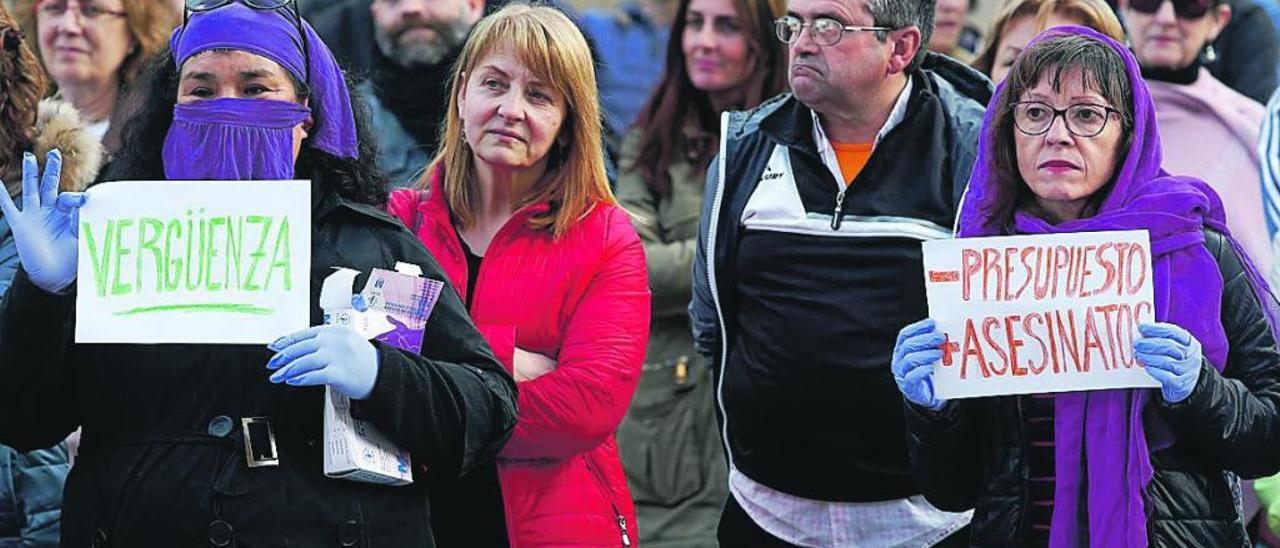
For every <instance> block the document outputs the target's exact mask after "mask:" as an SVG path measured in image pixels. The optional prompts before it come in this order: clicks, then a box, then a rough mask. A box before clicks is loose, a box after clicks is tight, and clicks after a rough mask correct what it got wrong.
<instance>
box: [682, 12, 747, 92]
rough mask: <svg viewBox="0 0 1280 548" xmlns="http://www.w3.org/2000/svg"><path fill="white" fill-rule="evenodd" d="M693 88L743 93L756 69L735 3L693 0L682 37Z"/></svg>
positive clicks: (686, 64) (686, 67)
mask: <svg viewBox="0 0 1280 548" xmlns="http://www.w3.org/2000/svg"><path fill="white" fill-rule="evenodd" d="M680 47H681V48H682V50H683V52H684V62H685V70H686V71H687V72H688V74H689V81H690V82H692V83H693V87H695V88H697V89H699V90H701V91H705V92H708V93H723V92H733V91H736V90H740V88H741V87H742V85H743V84H745V83H746V81H747V79H748V78H750V77H751V73H752V72H754V71H755V68H756V55H755V52H753V51H752V49H751V44H750V42H749V41H748V40H747V35H746V33H745V32H744V30H743V22H742V20H741V19H740V18H739V16H738V10H737V8H736V6H735V4H734V2H733V0H692V1H691V2H689V10H688V13H686V14H685V20H684V31H683V33H682V34H681V37H680Z"/></svg>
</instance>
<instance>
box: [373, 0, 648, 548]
mask: <svg viewBox="0 0 1280 548" xmlns="http://www.w3.org/2000/svg"><path fill="white" fill-rule="evenodd" d="M454 70H455V73H454V76H453V79H452V83H451V88H450V90H451V94H450V104H449V111H448V115H447V118H446V121H445V127H444V135H443V137H442V139H441V140H440V141H441V148H440V151H439V152H438V153H437V155H436V158H435V160H434V161H433V162H432V163H431V165H430V166H429V167H428V169H427V172H426V175H425V177H424V178H423V180H422V181H421V182H420V183H419V185H418V186H419V189H417V190H407V189H406V190H398V191H396V192H395V193H393V194H392V195H391V200H390V205H389V207H390V209H391V211H392V212H393V213H394V214H396V215H397V216H399V217H400V218H401V219H402V220H403V221H404V222H405V224H406V226H409V227H411V228H412V229H413V230H414V232H415V233H416V234H417V235H418V238H419V239H421V240H422V242H423V243H424V244H425V245H426V246H427V248H428V249H430V250H431V252H432V254H434V255H435V257H436V259H437V260H438V261H440V264H441V266H443V267H444V270H445V272H446V273H447V274H448V276H449V278H450V279H449V281H450V282H451V283H453V285H454V287H455V288H457V290H458V292H459V294H461V295H465V296H466V299H467V305H468V308H469V309H470V311H471V316H472V318H473V319H474V320H475V322H476V324H477V326H478V327H480V330H481V332H482V333H484V334H485V337H486V338H487V339H488V340H489V344H490V345H491V346H492V347H493V349H494V351H495V352H496V353H497V355H498V356H499V357H500V358H501V359H502V360H503V362H504V363H505V364H506V365H507V367H508V368H510V369H511V371H512V374H513V375H514V376H515V378H516V380H517V382H518V383H519V384H518V386H519V394H520V395H519V401H518V405H517V408H518V411H519V415H518V419H517V423H516V429H515V434H514V435H512V437H511V441H509V442H508V443H507V445H506V448H505V449H504V450H503V451H502V452H501V454H500V455H499V457H498V461H497V467H496V469H497V481H496V482H494V480H493V477H492V476H490V477H485V476H484V474H483V473H480V474H472V475H471V476H469V477H467V478H464V479H463V480H461V482H460V483H454V482H451V481H448V480H445V479H443V478H430V479H429V482H430V483H431V490H432V492H433V496H439V495H441V494H442V492H447V491H458V492H457V493H450V494H449V496H450V502H449V503H448V504H447V505H443V504H442V505H433V507H432V512H433V517H434V521H435V527H436V528H435V531H436V534H437V542H438V544H439V545H440V546H454V545H457V546H480V545H485V546H489V545H491V543H490V542H497V539H495V537H500V536H501V535H502V532H503V531H504V530H505V536H506V537H507V538H508V539H509V541H510V544H511V546H513V547H520V548H524V547H527V546H564V545H570V544H571V545H574V546H631V545H634V539H635V538H636V526H635V510H634V508H633V505H632V502H631V497H630V495H629V493H628V491H627V485H626V478H625V476H624V475H623V472H622V464H621V460H620V459H619V457H618V449H617V445H616V443H615V441H614V432H615V431H616V430H617V427H618V423H619V422H621V421H622V417H623V414H624V413H625V412H626V409H627V405H628V404H629V403H630V401H631V396H632V393H633V392H634V391H635V388H636V382H637V379H638V378H639V374H640V367H641V362H642V360H643V358H644V351H645V340H646V337H647V334H648V330H649V289H648V280H647V275H646V272H645V262H644V249H643V246H642V244H641V242H640V239H639V237H638V236H637V235H636V232H635V230H634V229H633V228H632V225H631V221H630V219H629V218H628V217H627V215H626V213H625V212H624V211H623V210H622V209H621V208H619V207H618V206H617V205H616V201H615V199H614V197H613V193H612V192H611V191H610V190H609V186H608V182H607V179H606V177H605V170H604V164H603V160H602V159H603V157H604V154H603V151H602V149H601V138H600V131H601V129H600V111H599V106H598V105H599V101H598V98H597V91H596V80H595V75H594V71H593V68H592V62H591V56H590V53H589V50H588V49H587V43H586V41H585V39H584V38H583V37H582V35H581V34H580V33H579V31H578V30H577V28H576V27H575V26H574V25H573V24H572V23H571V22H570V21H569V19H568V18H567V17H565V16H564V15H563V14H561V13H560V12H559V11H557V10H555V9H554V8H549V7H533V6H528V5H511V6H508V7H506V8H504V9H503V10H501V11H499V12H498V13H496V14H494V15H491V16H489V17H486V18H484V19H483V20H481V22H480V23H479V24H478V25H477V26H476V28H475V30H474V31H473V32H472V35H471V38H470V39H469V40H468V42H467V44H466V46H465V47H464V48H463V51H462V55H461V57H460V58H459V60H458V63H457V65H456V67H455V69H454ZM495 483H496V484H495ZM498 486H500V488H501V496H500V498H499V496H498V489H497V487H498ZM455 497H460V498H462V499H466V500H467V503H466V504H459V503H458V502H456V500H457V498H455ZM498 504H501V505H502V506H503V509H504V510H505V520H502V519H501V518H500V517H497V516H503V515H504V514H503V513H501V512H500V511H499V510H498V509H497V505H498ZM495 517H496V519H491V518H495ZM486 519H488V520H489V523H484V524H483V525H478V523H479V522H484V521H485V520H486ZM455 539H456V540H455ZM486 540H487V541H490V542H486Z"/></svg>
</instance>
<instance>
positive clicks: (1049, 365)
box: [923, 230, 1160, 399]
mask: <svg viewBox="0 0 1280 548" xmlns="http://www.w3.org/2000/svg"><path fill="white" fill-rule="evenodd" d="M923 245H924V269H925V289H926V294H927V296H928V299H929V317H931V318H933V319H934V320H936V321H937V322H938V329H939V330H940V331H941V332H942V333H944V334H945V336H946V343H944V344H943V357H942V362H941V364H940V365H939V366H937V367H936V368H935V369H934V375H933V382H934V390H935V391H936V392H937V394H938V396H939V397H942V398H948V399H949V398H969V397H978V396H996V395H1007V394H1033V393H1046V392H1066V391H1073V390H1097V389H1107V388H1142V387H1150V388H1155V387H1159V386H1160V384H1159V383H1158V382H1156V380H1155V379H1153V378H1151V376H1150V375H1148V374H1147V373H1146V371H1145V370H1144V369H1143V367H1142V365H1141V364H1140V363H1137V362H1136V361H1135V360H1134V357H1133V341H1134V339H1135V338H1138V337H1139V335H1138V325H1139V324H1140V323H1146V322H1152V321H1155V307H1154V305H1153V303H1152V276H1151V243H1150V239H1149V237H1148V235H1147V232H1146V231H1142V230H1137V231H1123V232H1085V233H1075V234H1055V235H1039V236H1008V237H996V238H963V239H955V240H937V241H929V242H925V243H924V244H923Z"/></svg>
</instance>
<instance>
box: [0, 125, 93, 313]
mask: <svg viewBox="0 0 1280 548" xmlns="http://www.w3.org/2000/svg"><path fill="white" fill-rule="evenodd" d="M61 174H62V153H60V152H58V151H57V150H52V151H49V155H48V156H46V157H45V169H44V177H43V178H41V177H40V165H39V164H38V163H37V162H36V157H35V156H34V155H32V154H31V153H29V152H28V153H26V154H23V157H22V210H21V211H19V210H18V207H17V206H16V205H14V203H13V199H11V198H10V197H9V193H8V192H4V191H3V190H2V189H3V188H4V184H3V183H2V182H0V212H3V213H4V216H5V218H6V219H8V220H9V228H10V229H11V230H12V231H13V241H14V245H15V246H16V247H17V248H18V260H20V261H22V268H23V270H26V271H27V276H28V277H29V278H31V283H34V284H36V287H39V288H40V289H43V290H45V291H48V292H50V293H61V292H63V291H65V290H66V289H67V288H68V287H71V283H72V282H74V281H75V280H76V264H77V263H76V260H77V247H76V246H77V244H76V241H77V238H78V237H79V235H80V227H79V226H78V225H79V218H80V206H83V205H84V203H85V202H86V201H87V200H88V198H87V197H86V196H85V195H84V194H82V193H79V192H63V193H61V194H59V193H58V180H59V178H60V177H61ZM37 179H40V180H39V182H37Z"/></svg>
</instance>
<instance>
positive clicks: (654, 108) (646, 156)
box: [622, 0, 787, 196]
mask: <svg viewBox="0 0 1280 548" xmlns="http://www.w3.org/2000/svg"><path fill="white" fill-rule="evenodd" d="M689 3H690V0H680V6H679V8H678V9H677V11H676V19H675V24H674V25H672V28H671V37H670V38H669V39H668V40H667V64H666V69H665V70H664V72H663V74H662V80H661V81H660V82H659V84H658V86H657V88H656V89H655V90H654V93H653V96H652V97H650V98H649V101H648V103H646V104H645V106H644V108H642V109H641V110H640V115H639V116H638V117H637V119H636V122H635V125H634V127H635V128H636V129H638V130H639V131H640V134H641V140H640V151H639V154H638V155H637V156H636V159H635V162H633V163H632V164H631V165H626V166H622V167H623V169H625V170H634V171H638V172H639V173H640V176H641V177H643V178H644V180H645V183H646V184H647V185H648V186H649V189H650V191H651V192H653V193H654V195H655V196H666V195H667V194H669V193H670V192H671V181H670V179H669V178H668V176H667V170H668V169H670V168H671V166H672V164H675V163H676V162H677V161H678V160H680V159H685V160H689V161H691V162H692V163H693V165H694V166H696V167H698V168H699V169H700V168H702V167H705V166H706V165H707V164H708V163H710V162H711V157H712V156H713V155H714V154H715V152H716V148H717V143H716V142H717V140H718V138H719V135H718V131H717V130H718V127H719V124H720V113H719V112H715V111H714V109H713V108H712V107H711V101H710V99H709V98H708V97H707V94H706V92H703V91H701V90H699V89H697V88H695V87H693V83H692V82H690V81H689V73H688V71H687V68H686V66H685V59H684V48H683V47H682V45H683V44H682V42H683V37H684V28H685V18H686V17H687V16H688V13H689ZM734 6H735V7H736V9H737V12H738V21H739V22H740V23H741V26H742V29H743V31H742V32H743V34H744V35H745V36H746V37H747V43H748V45H749V46H748V47H750V48H751V52H752V53H754V54H755V58H756V66H755V68H754V70H753V71H752V74H751V78H750V79H748V80H747V82H746V83H744V84H743V86H744V88H745V89H746V94H745V96H744V98H743V104H741V105H735V107H736V108H752V107H755V106H756V105H758V104H760V102H761V101H764V100H765V99H768V98H769V97H772V96H774V95H777V94H779V93H782V91H783V90H785V89H786V87H787V57H786V50H785V49H784V46H783V44H782V42H780V41H779V40H778V39H777V37H776V36H775V35H774V24H773V22H774V20H775V19H777V18H779V17H782V16H783V15H784V14H785V13H786V2H785V1H784V0H734Z"/></svg>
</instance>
